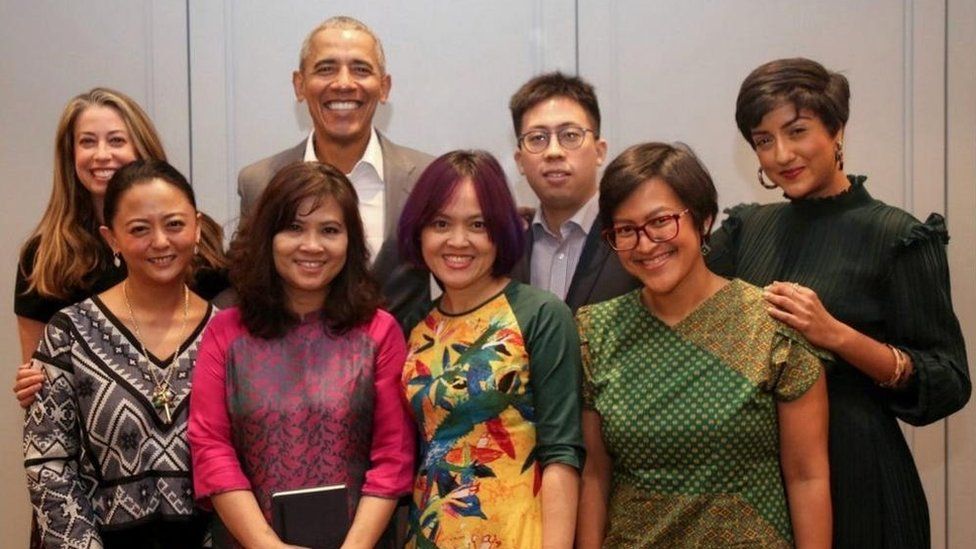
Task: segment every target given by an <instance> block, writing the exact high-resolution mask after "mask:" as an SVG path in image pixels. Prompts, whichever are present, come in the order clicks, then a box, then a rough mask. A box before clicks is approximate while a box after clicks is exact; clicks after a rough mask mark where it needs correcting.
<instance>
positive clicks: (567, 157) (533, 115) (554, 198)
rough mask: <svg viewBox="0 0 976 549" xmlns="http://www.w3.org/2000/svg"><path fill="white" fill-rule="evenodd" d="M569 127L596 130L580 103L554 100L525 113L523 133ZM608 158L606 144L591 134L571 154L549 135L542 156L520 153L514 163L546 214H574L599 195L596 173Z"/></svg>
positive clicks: (563, 98) (558, 98)
mask: <svg viewBox="0 0 976 549" xmlns="http://www.w3.org/2000/svg"><path fill="white" fill-rule="evenodd" d="M570 126H575V127H577V128H582V129H584V130H593V129H595V128H594V127H593V121H592V120H590V117H589V116H588V115H587V114H586V110H585V109H583V107H582V106H581V105H580V104H579V103H577V102H576V101H574V100H572V99H569V98H568V97H552V98H549V99H546V100H545V101H543V102H541V103H539V104H538V105H535V106H534V107H532V108H531V109H529V110H527V111H525V114H524V115H523V116H522V128H521V131H522V134H523V135H524V134H525V133H526V132H529V131H532V130H545V131H551V132H555V131H557V130H560V129H562V128H566V127H570ZM606 154H607V143H606V141H604V140H602V139H598V138H596V137H595V134H594V133H592V132H586V136H585V137H584V139H583V144H582V145H581V146H580V148H578V149H575V150H569V151H568V150H565V149H563V148H562V147H561V146H560V145H559V140H558V139H556V136H555V135H550V138H549V146H548V147H547V148H546V149H545V150H544V151H542V152H540V153H530V152H528V151H525V150H522V149H517V150H516V151H515V162H516V163H517V164H518V167H519V171H520V172H521V173H522V174H523V175H524V176H525V178H526V180H527V181H528V182H529V186H530V187H532V190H533V191H534V192H535V194H536V196H538V197H539V202H540V203H541V205H542V209H543V210H544V211H553V212H570V214H572V213H575V212H576V211H577V210H579V209H580V208H582V207H583V205H584V204H586V201H587V200H589V199H590V197H592V196H593V195H594V194H595V193H596V188H597V177H596V175H597V169H598V168H599V166H600V165H601V164H603V159H604V158H605V157H606Z"/></svg>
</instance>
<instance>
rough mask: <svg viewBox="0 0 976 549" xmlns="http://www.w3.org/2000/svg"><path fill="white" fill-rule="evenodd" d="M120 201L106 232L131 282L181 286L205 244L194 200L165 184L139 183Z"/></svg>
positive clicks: (154, 181)
mask: <svg viewBox="0 0 976 549" xmlns="http://www.w3.org/2000/svg"><path fill="white" fill-rule="evenodd" d="M124 192H125V194H123V195H122V196H121V197H120V198H119V201H118V207H117V209H116V210H115V215H114V218H113V219H112V227H111V229H110V228H108V227H106V226H102V227H101V233H102V235H103V236H104V237H105V239H106V240H107V241H108V243H109V245H110V246H111V247H112V251H113V252H120V253H121V254H122V258H123V259H125V264H126V268H127V269H128V273H129V278H130V279H137V280H138V281H139V282H140V283H143V284H156V285H167V284H172V283H178V284H182V283H183V280H184V278H185V276H186V273H187V269H188V268H189V266H190V262H191V261H192V260H193V253H194V248H195V247H196V244H197V242H199V241H200V225H199V223H198V222H197V216H198V214H197V212H196V210H195V209H194V208H193V204H191V203H190V200H189V198H188V197H187V196H186V195H185V194H183V192H182V191H180V190H179V189H178V188H177V187H175V186H174V185H172V184H171V183H169V182H167V181H164V180H162V179H153V180H151V181H147V182H140V183H136V184H134V185H133V186H132V187H130V188H129V189H128V190H127V191H124Z"/></svg>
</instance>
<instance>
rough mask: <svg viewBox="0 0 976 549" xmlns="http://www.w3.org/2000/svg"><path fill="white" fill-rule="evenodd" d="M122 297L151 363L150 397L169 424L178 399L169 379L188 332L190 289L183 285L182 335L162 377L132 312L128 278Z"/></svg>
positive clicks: (148, 361) (147, 358) (141, 345)
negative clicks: (147, 349)
mask: <svg viewBox="0 0 976 549" xmlns="http://www.w3.org/2000/svg"><path fill="white" fill-rule="evenodd" d="M122 299H123V300H124V301H125V308H126V309H128V310H129V321H130V322H132V327H133V328H135V331H136V333H135V336H136V341H138V342H139V347H140V348H141V349H142V356H144V357H145V358H146V363H147V364H148V365H149V377H150V378H152V382H153V390H152V394H151V395H149V399H150V400H151V401H152V403H153V406H155V407H156V409H157V410H162V411H163V414H164V415H165V416H166V423H167V425H168V424H170V423H172V422H173V417H172V410H171V407H172V406H173V404H174V403H175V401H176V393H175V392H173V389H171V388H170V386H169V381H170V378H172V377H173V370H175V369H176V359H177V358H179V356H180V346H181V345H182V344H183V334H185V333H186V322H187V319H188V318H189V316H190V289H189V288H187V287H186V284H184V285H183V325H182V326H181V327H180V337H179V338H178V339H177V343H176V350H175V351H173V358H172V359H170V361H169V366H168V367H167V368H166V371H165V372H164V373H163V374H162V376H163V378H162V379H160V378H159V376H157V375H156V369H157V368H159V369H160V370H162V368H161V367H158V366H156V365H155V364H153V361H152V359H150V358H149V353H147V352H146V344H145V343H143V339H142V330H140V329H139V323H138V322H136V315H135V314H133V312H132V303H130V302H129V279H128V278H127V279H125V281H124V282H122Z"/></svg>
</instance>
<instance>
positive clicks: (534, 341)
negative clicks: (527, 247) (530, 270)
mask: <svg viewBox="0 0 976 549" xmlns="http://www.w3.org/2000/svg"><path fill="white" fill-rule="evenodd" d="M527 293H530V294H542V295H544V297H543V298H541V299H537V298H536V297H535V296H533V297H532V298H530V299H528V300H526V302H525V303H524V305H525V307H519V309H521V310H517V311H516V317H523V315H524V317H526V318H528V321H527V322H526V323H525V324H522V322H521V320H520V322H519V324H520V325H523V326H524V328H523V335H524V337H525V347H526V350H527V351H528V353H529V383H530V384H531V386H532V395H533V401H534V404H535V427H536V450H535V451H536V458H537V459H538V460H539V463H541V464H542V465H543V466H545V465H548V464H550V463H565V464H566V465H570V466H572V467H575V468H576V469H579V470H582V468H583V459H584V455H585V450H584V446H583V430H582V426H581V419H582V418H581V416H582V409H581V405H580V383H581V377H582V376H581V366H580V345H579V338H578V336H577V332H576V323H575V322H574V321H573V314H572V313H571V312H570V310H569V307H567V306H566V304H565V303H563V302H562V301H560V300H559V299H557V298H556V297H555V296H553V295H551V294H549V293H547V292H541V291H539V290H535V289H534V288H530V289H529V292H527Z"/></svg>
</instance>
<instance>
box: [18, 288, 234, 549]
mask: <svg viewBox="0 0 976 549" xmlns="http://www.w3.org/2000/svg"><path fill="white" fill-rule="evenodd" d="M214 311H215V310H214V308H213V307H212V306H210V305H208V308H207V312H206V314H205V315H204V317H203V319H202V320H201V321H200V323H199V324H198V325H197V326H196V327H195V329H194V330H193V332H192V333H191V334H190V335H189V336H188V337H187V338H186V339H185V340H184V342H183V343H182V344H181V345H180V347H179V349H178V350H177V353H178V358H177V359H176V361H175V363H173V365H172V366H170V360H171V358H169V357H168V358H166V359H164V360H160V359H159V358H157V357H155V356H153V355H152V353H150V358H151V360H152V361H153V363H154V364H155V365H156V366H157V367H160V368H170V367H175V368H177V369H176V371H174V373H173V375H172V376H171V377H170V387H171V389H172V390H173V391H174V392H175V393H176V398H175V407H174V408H173V410H172V415H173V421H172V423H169V424H167V423H166V422H165V417H164V415H163V412H162V411H161V410H158V409H156V408H155V407H154V406H153V403H152V401H151V395H152V392H153V389H154V384H153V380H152V377H151V376H150V373H149V370H148V365H147V363H146V360H147V359H146V357H145V356H143V354H142V351H141V347H140V345H139V343H138V341H137V340H136V338H135V336H134V335H133V334H132V333H131V332H130V331H129V330H128V329H127V328H126V327H125V326H124V325H123V324H122V322H120V321H119V319H118V318H116V317H115V315H113V314H112V312H111V311H109V310H108V308H107V307H106V306H105V304H104V303H103V302H102V301H101V299H99V298H98V297H97V296H95V297H92V298H89V299H86V300H85V301H82V302H80V303H77V304H75V305H72V306H70V307H67V308H65V309H63V310H61V311H60V312H58V313H57V314H56V315H55V316H54V317H53V318H52V319H51V322H50V323H49V324H48V325H47V327H46V328H45V329H44V334H43V337H42V339H41V343H40V345H39V347H38V349H37V351H36V352H35V353H34V356H33V358H34V360H35V361H37V362H38V363H39V364H40V365H41V366H43V368H44V373H45V376H46V380H45V382H44V384H43V386H42V388H41V391H40V392H39V393H38V395H37V400H35V401H34V404H33V405H32V406H31V407H30V409H29V410H28V412H27V417H26V419H25V425H24V467H25V468H26V469H27V486H28V489H29V491H30V496H31V503H32V504H33V506H34V512H35V515H36V516H37V522H38V527H39V529H40V533H41V536H42V541H43V542H44V545H45V546H70V547H90V546H91V547H100V546H101V539H100V536H99V531H101V530H106V531H108V530H121V529H125V528H126V527H128V526H133V525H134V523H135V524H142V523H145V522H146V521H147V520H156V519H165V520H167V521H170V520H177V521H180V520H189V519H190V517H191V515H192V514H193V513H194V509H193V484H192V482H191V480H190V450H189V445H188V444H187V439H186V420H187V408H188V406H189V398H188V397H189V394H190V373H191V371H192V369H193V364H194V361H195V360H196V353H197V345H198V344H199V340H200V336H201V334H202V333H203V328H204V327H205V326H206V325H207V322H209V321H210V318H211V317H212V316H213V314H214Z"/></svg>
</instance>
